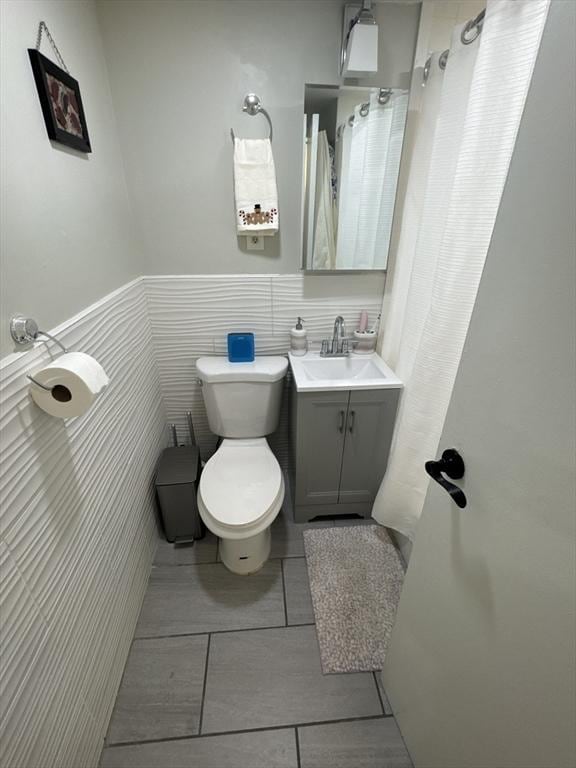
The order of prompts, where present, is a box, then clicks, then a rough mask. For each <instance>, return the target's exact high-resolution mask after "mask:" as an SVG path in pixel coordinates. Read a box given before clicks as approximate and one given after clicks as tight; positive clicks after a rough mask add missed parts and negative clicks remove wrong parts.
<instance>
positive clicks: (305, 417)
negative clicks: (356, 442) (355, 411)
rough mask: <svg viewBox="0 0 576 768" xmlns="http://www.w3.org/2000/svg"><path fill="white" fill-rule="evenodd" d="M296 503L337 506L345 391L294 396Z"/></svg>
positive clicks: (342, 444) (344, 427) (345, 411)
mask: <svg viewBox="0 0 576 768" xmlns="http://www.w3.org/2000/svg"><path fill="white" fill-rule="evenodd" d="M296 408H297V413H296V445H295V461H296V493H295V497H296V498H295V502H296V504H336V503H337V502H338V488H339V486H340V469H341V467H342V451H343V449H344V434H345V429H346V413H347V410H348V392H318V393H314V392H308V393H305V392H303V393H299V394H298V395H297V396H296Z"/></svg>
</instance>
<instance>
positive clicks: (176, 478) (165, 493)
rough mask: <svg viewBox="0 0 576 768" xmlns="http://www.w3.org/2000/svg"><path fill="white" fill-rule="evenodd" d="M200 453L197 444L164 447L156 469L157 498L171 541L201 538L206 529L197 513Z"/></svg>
mask: <svg viewBox="0 0 576 768" xmlns="http://www.w3.org/2000/svg"><path fill="white" fill-rule="evenodd" d="M199 481H200V453H199V451H198V447H197V446H196V445H189V446H188V445H187V446H180V447H178V448H165V449H164V451H163V452H162V455H161V457H160V461H159V462H158V469H157V470H156V496H157V498H158V506H159V508H160V515H161V517H162V522H163V525H164V532H165V534H166V539H167V540H168V541H170V542H177V541H191V540H192V539H201V538H202V537H203V536H204V534H205V532H206V529H205V527H204V523H203V522H202V520H201V518H200V514H199V512H198V503H197V501H196V494H197V492H198V482H199Z"/></svg>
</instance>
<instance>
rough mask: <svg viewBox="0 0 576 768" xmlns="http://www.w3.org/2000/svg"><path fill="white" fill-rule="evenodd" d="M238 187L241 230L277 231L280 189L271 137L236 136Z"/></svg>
mask: <svg viewBox="0 0 576 768" xmlns="http://www.w3.org/2000/svg"><path fill="white" fill-rule="evenodd" d="M234 189H235V193H236V229H237V232H238V234H239V235H248V234H250V233H251V232H254V233H257V234H259V235H274V234H276V232H278V191H277V189H276V171H275V169H274V157H273V156H272V145H271V144H270V139H234Z"/></svg>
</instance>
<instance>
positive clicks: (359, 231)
mask: <svg viewBox="0 0 576 768" xmlns="http://www.w3.org/2000/svg"><path fill="white" fill-rule="evenodd" d="M407 110H408V91H407V90H402V89H398V88H377V87H371V88H367V87H356V86H331V85H308V84H307V85H306V91H305V98H304V113H305V114H304V132H305V149H304V153H303V154H304V174H303V180H304V183H303V236H304V244H303V249H304V259H303V268H304V269H305V270H313V271H337V270H345V271H349V270H384V269H386V264H387V261H388V248H389V244H390V234H391V231H392V219H393V215H394V203H395V199H396V186H397V183H398V171H399V168H400V156H401V152H402V142H403V139H404V126H405V123H406V114H407Z"/></svg>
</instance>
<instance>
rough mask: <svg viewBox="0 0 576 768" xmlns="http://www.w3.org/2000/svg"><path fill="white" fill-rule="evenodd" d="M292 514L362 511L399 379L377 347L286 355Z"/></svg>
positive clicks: (378, 467)
mask: <svg viewBox="0 0 576 768" xmlns="http://www.w3.org/2000/svg"><path fill="white" fill-rule="evenodd" d="M290 367H291V369H292V377H293V384H292V392H291V436H290V450H291V459H292V461H291V463H292V478H291V480H292V486H293V499H294V519H295V520H296V522H307V521H308V520H311V519H313V518H314V517H317V516H319V515H351V514H357V515H360V516H362V517H369V516H370V512H371V510H372V503H373V501H374V497H375V496H376V492H377V491H378V487H379V485H380V482H381V480H382V477H383V475H384V472H385V469H386V464H387V461H388V454H389V452H390V443H391V441H392V433H393V430H394V422H395V419H396V411H397V408H398V401H399V396H400V391H401V389H402V383H401V382H400V380H399V379H398V377H397V376H395V374H394V373H393V372H392V371H391V370H390V369H389V368H388V367H387V366H386V364H385V363H384V361H383V360H382V359H381V358H380V357H379V356H378V355H376V354H373V355H367V356H358V357H356V356H353V355H350V356H349V357H339V358H332V359H330V358H321V357H320V356H319V355H318V354H317V353H308V354H306V355H305V356H303V357H295V356H293V355H290Z"/></svg>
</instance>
